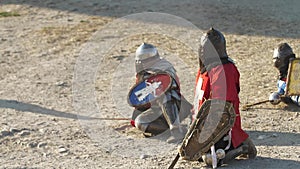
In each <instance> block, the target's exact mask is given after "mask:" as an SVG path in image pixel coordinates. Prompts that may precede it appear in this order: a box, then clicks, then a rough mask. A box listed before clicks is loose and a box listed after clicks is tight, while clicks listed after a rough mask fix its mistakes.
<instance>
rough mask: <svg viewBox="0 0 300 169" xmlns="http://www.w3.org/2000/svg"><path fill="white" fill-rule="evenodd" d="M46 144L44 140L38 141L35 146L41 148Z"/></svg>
mask: <svg viewBox="0 0 300 169" xmlns="http://www.w3.org/2000/svg"><path fill="white" fill-rule="evenodd" d="M46 145H47V143H45V142H40V143H39V144H38V145H37V147H38V148H42V147H45V146H46Z"/></svg>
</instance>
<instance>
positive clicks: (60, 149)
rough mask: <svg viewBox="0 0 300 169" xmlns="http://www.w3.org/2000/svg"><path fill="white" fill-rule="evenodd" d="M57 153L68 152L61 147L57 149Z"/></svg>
mask: <svg viewBox="0 0 300 169" xmlns="http://www.w3.org/2000/svg"><path fill="white" fill-rule="evenodd" d="M58 152H59V153H66V152H68V149H66V148H64V147H61V148H59V149H58Z"/></svg>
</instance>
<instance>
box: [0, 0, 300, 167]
mask: <svg viewBox="0 0 300 169" xmlns="http://www.w3.org/2000/svg"><path fill="white" fill-rule="evenodd" d="M289 2H290V4H289V3H287V2H285V1H277V0H276V1H263V2H261V1H258V0H257V1H251V3H250V2H248V1H245V0H243V1H240V0H239V1H238V0H232V1H222V0H213V1H196V0H195V1H188V2H183V1H177V0H176V1H170V0H167V1H156V0H154V1H151V2H147V3H146V2H144V3H141V2H139V1H126V2H124V1H101V2H98V1H96V0H87V1H80V0H66V1H56V0H46V1H39V0H29V1H21V0H13V1H7V0H3V1H1V2H0V5H1V6H0V13H1V16H0V28H1V29H0V56H1V57H0V80H1V82H0V88H1V90H0V112H1V113H0V117H1V118H0V129H1V130H0V131H1V133H0V164H1V165H0V168H167V166H168V165H169V164H170V163H171V161H172V159H173V158H174V156H175V155H176V145H171V144H166V143H165V142H164V141H161V140H160V139H144V138H142V137H141V135H140V133H139V132H138V131H136V130H135V129H133V128H131V127H130V126H129V123H128V121H103V120H99V119H97V118H103V117H130V113H131V108H130V107H129V106H128V105H127V102H126V100H125V98H126V94H127V91H128V90H129V88H130V86H131V85H132V83H133V81H134V80H133V79H134V78H133V67H132V66H133V62H132V61H133V53H134V50H135V48H136V47H137V45H138V44H140V43H141V42H143V41H147V42H151V43H153V44H155V45H157V46H158V48H159V50H160V53H161V55H162V56H163V57H166V58H167V59H168V60H170V61H171V62H172V63H173V64H174V65H175V67H176V69H177V70H178V74H179V76H180V79H181V83H182V90H183V94H184V95H185V97H186V98H187V99H188V100H189V101H191V100H192V97H193V85H194V79H195V74H196V71H197V64H198V63H197V59H196V57H197V53H196V50H197V46H198V44H197V43H198V38H199V37H200V32H201V30H204V29H208V28H209V27H210V26H212V25H213V26H214V27H215V28H217V29H219V30H221V31H222V32H224V34H225V37H226V38H227V50H228V53H229V55H230V56H231V57H232V58H233V59H234V60H235V62H236V64H237V66H238V68H239V70H240V73H241V94H240V99H241V105H244V104H247V103H254V102H257V101H261V100H265V99H267V98H268V96H269V94H270V93H271V92H273V91H274V90H275V88H276V87H275V83H276V75H277V73H276V71H275V69H274V68H273V67H272V65H271V56H272V54H273V53H272V52H273V48H274V47H275V46H276V45H277V44H278V43H280V42H288V43H289V44H290V45H291V46H292V47H293V49H294V52H295V53H296V55H300V48H299V39H300V32H299V26H300V19H299V18H300V13H299V12H300V11H299V8H298V7H299V5H300V3H299V2H298V1H296V0H294V1H289ZM2 12H8V13H7V14H10V15H11V14H13V15H12V16H10V15H9V16H6V17H4V16H3V15H4V13H2ZM140 12H160V13H167V14H171V15H167V14H159V13H154V15H153V13H148V14H147V13H144V14H138V13H140ZM130 14H136V15H130ZM149 16H151V17H150V18H148V17H149ZM153 16H154V17H153ZM120 17H125V19H124V20H122V19H118V18H120ZM153 18H154V19H153ZM187 21H189V22H191V23H192V24H194V25H195V26H197V27H198V29H195V27H194V26H193V25H192V24H191V23H188V22H187ZM299 114H300V109H299V108H297V107H294V106H287V105H284V104H280V105H278V106H272V105H270V104H262V105H259V106H255V107H253V109H250V110H248V111H241V115H242V123H243V128H244V129H245V130H246V131H247V132H248V133H249V134H250V136H251V138H252V139H253V141H254V143H255V144H256V145H257V149H258V157H257V158H256V159H255V160H236V161H233V162H232V163H231V164H230V165H228V166H225V167H226V168H270V169H271V168H272V169H273V168H280V169H281V168H299V166H300V134H299V132H300V125H299V124H300V120H299ZM203 167H204V165H203V164H200V163H198V162H189V161H183V160H179V162H178V163H177V165H176V168H195V169H196V168H203Z"/></svg>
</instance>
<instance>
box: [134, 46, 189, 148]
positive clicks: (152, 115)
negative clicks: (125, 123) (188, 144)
mask: <svg viewBox="0 0 300 169" xmlns="http://www.w3.org/2000/svg"><path fill="white" fill-rule="evenodd" d="M135 68H136V69H135V70H136V83H137V84H138V83H140V82H142V81H145V80H146V79H148V78H149V77H151V76H153V75H155V74H158V73H167V74H168V75H170V77H171V79H172V81H171V85H170V88H169V89H168V90H167V92H166V93H164V95H163V96H162V97H163V98H160V99H159V100H158V101H157V102H154V103H151V104H150V103H149V104H147V105H145V106H142V107H137V108H135V110H134V112H133V115H132V120H131V124H132V125H133V126H135V127H136V128H138V129H139V130H141V131H142V132H143V133H144V134H145V135H149V134H150V135H151V136H155V135H158V134H160V133H162V132H164V131H166V130H168V129H170V131H171V135H172V136H171V137H170V138H169V139H168V140H167V141H168V142H170V143H178V142H180V141H182V139H183V137H184V135H185V133H184V131H183V129H182V126H181V125H180V121H181V120H182V119H183V118H184V113H186V114H189V113H190V109H191V107H192V106H191V104H190V103H188V102H187V101H186V100H185V99H184V98H183V96H182V95H181V93H180V83H179V78H178V76H177V74H176V70H175V68H174V67H173V65H172V64H171V63H170V62H168V61H167V60H165V59H163V58H161V57H160V56H159V53H158V51H157V49H156V47H155V46H153V45H151V44H147V43H143V44H141V45H140V46H139V47H138V48H137V50H136V55H135ZM157 85H159V83H158V84H154V87H155V86H156V87H157ZM163 111H165V114H164V113H163Z"/></svg>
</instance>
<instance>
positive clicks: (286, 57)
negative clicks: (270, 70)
mask: <svg viewBox="0 0 300 169" xmlns="http://www.w3.org/2000/svg"><path fill="white" fill-rule="evenodd" d="M291 58H295V54H294V52H293V50H292V48H291V47H290V46H289V45H288V44H287V43H280V44H279V45H278V46H277V47H276V48H275V49H274V54H273V62H274V67H276V68H277V69H278V70H279V72H280V76H281V77H283V78H284V77H286V75H287V71H288V66H289V61H290V59H291Z"/></svg>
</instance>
